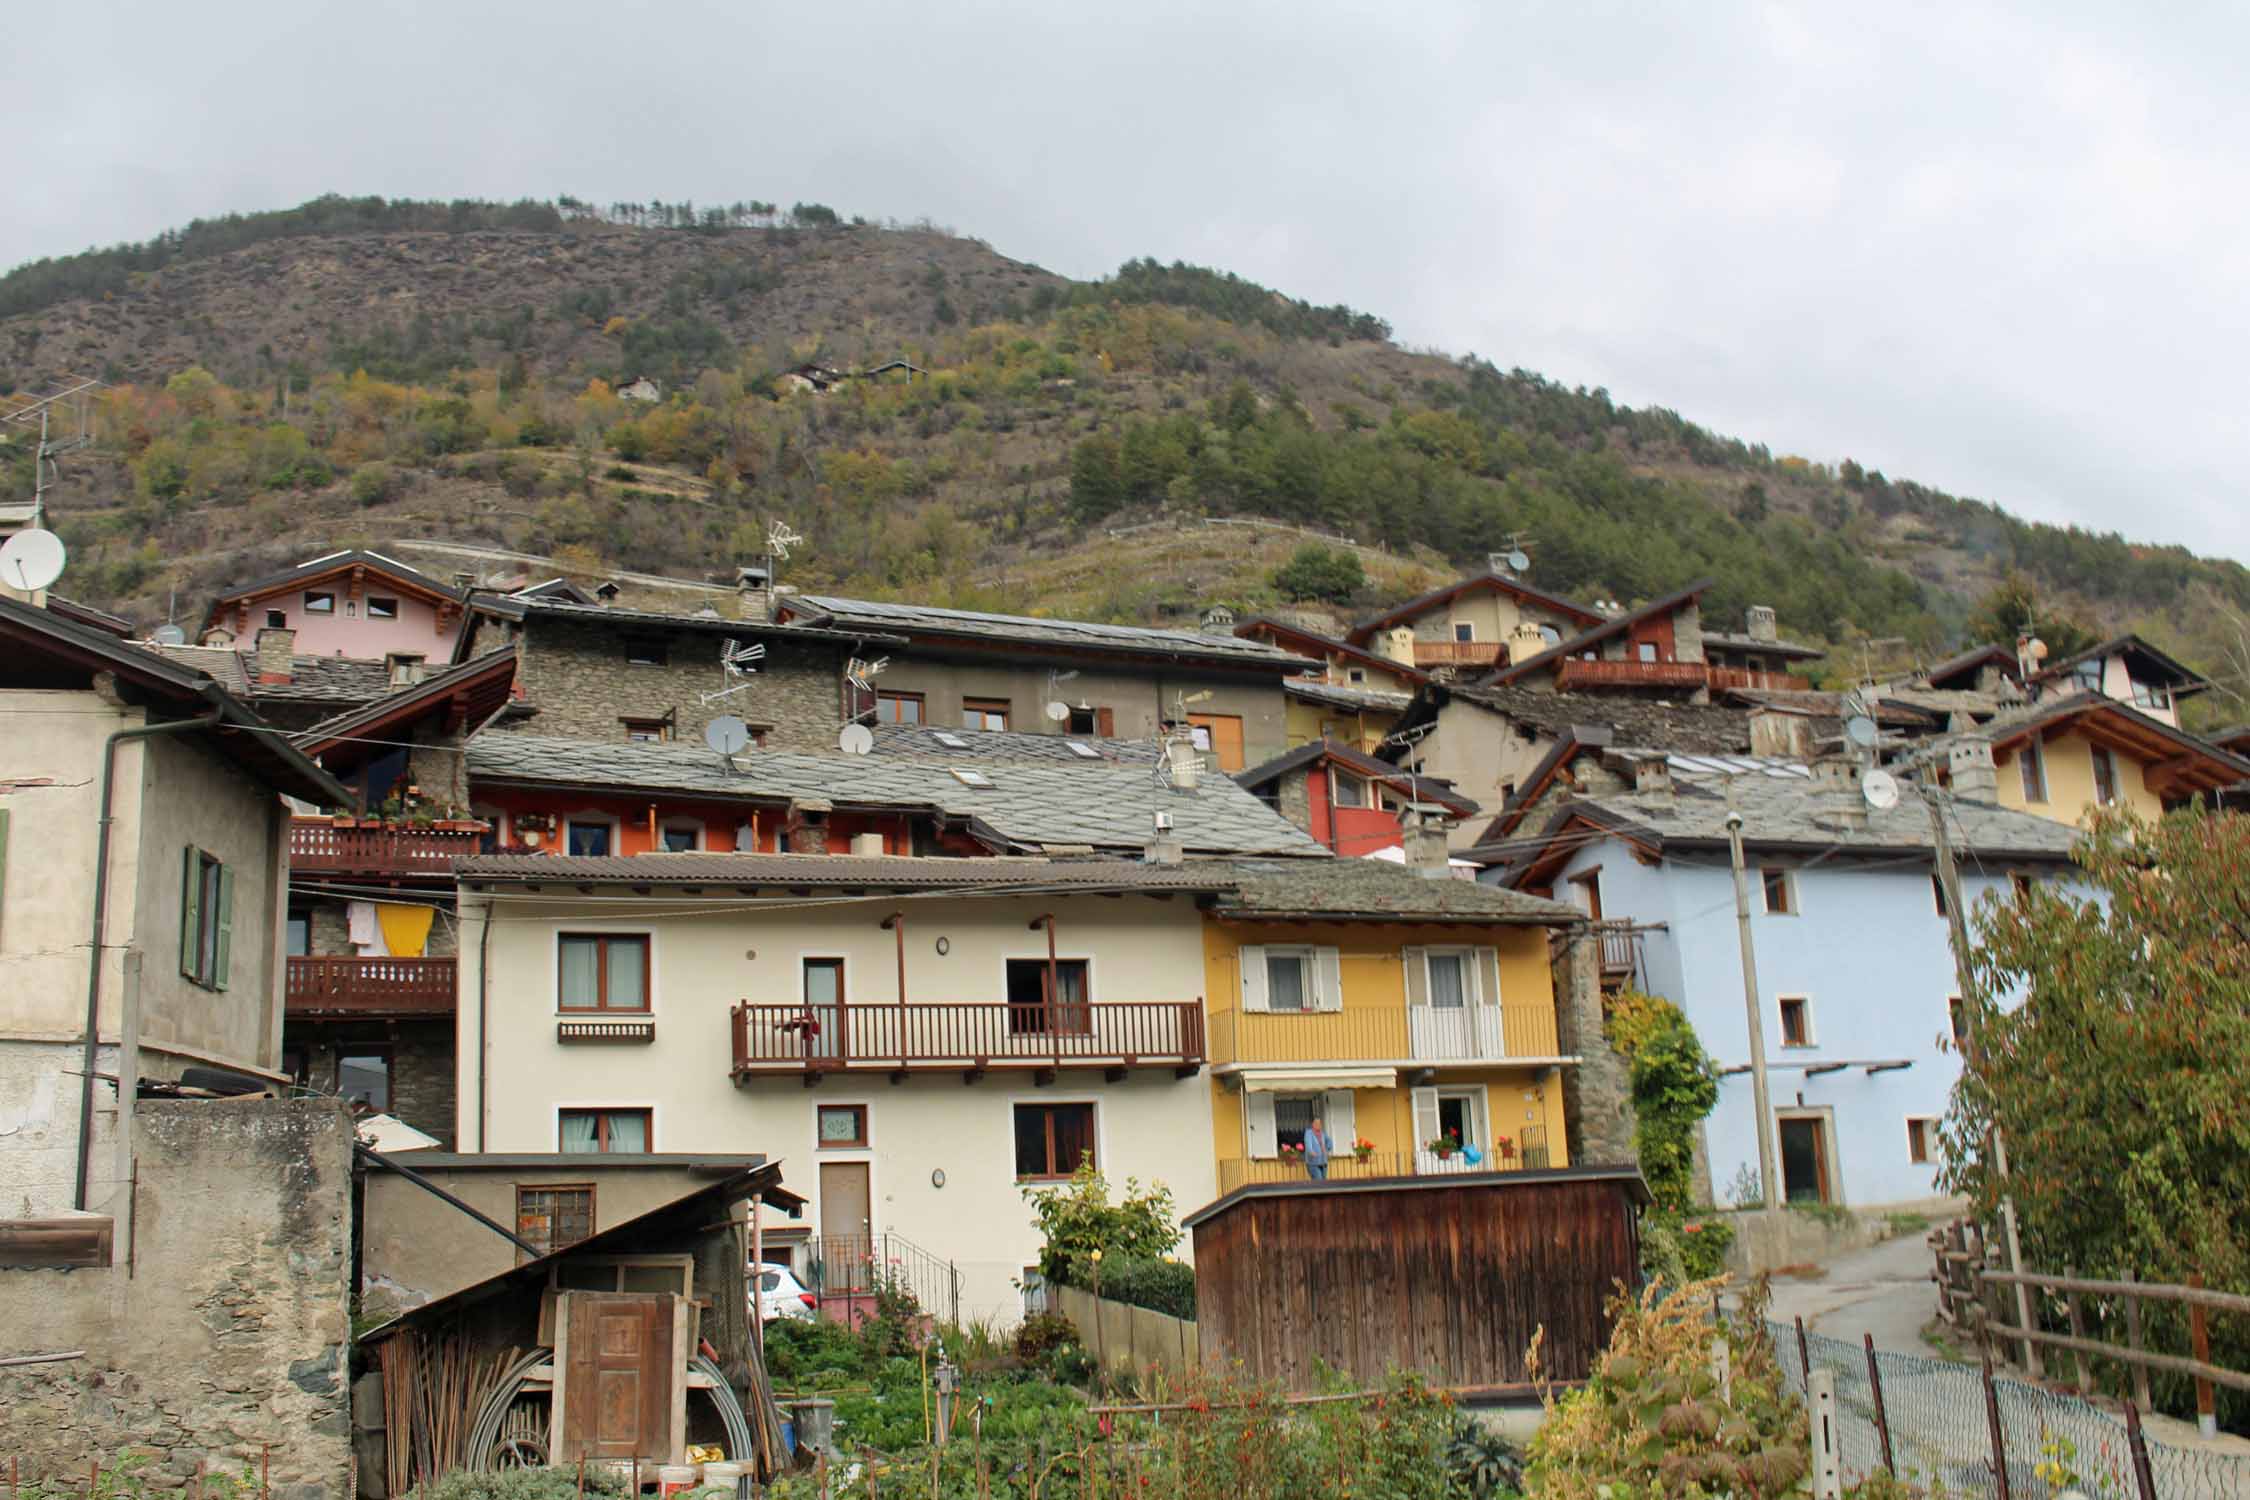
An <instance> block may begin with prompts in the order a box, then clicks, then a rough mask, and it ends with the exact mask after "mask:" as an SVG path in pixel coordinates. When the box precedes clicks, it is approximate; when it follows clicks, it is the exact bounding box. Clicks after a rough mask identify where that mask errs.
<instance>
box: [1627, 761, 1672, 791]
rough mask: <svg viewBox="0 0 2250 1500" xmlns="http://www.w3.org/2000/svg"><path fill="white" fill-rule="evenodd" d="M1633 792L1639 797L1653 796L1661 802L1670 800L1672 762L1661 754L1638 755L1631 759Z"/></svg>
mask: <svg viewBox="0 0 2250 1500" xmlns="http://www.w3.org/2000/svg"><path fill="white" fill-rule="evenodd" d="M1633 793H1634V795H1635V796H1640V797H1654V798H1656V799H1657V800H1659V801H1662V802H1669V801H1671V800H1672V763H1671V762H1670V761H1669V760H1666V759H1665V758H1664V757H1663V756H1661V755H1644V756H1638V757H1636V758H1635V759H1634V761H1633Z"/></svg>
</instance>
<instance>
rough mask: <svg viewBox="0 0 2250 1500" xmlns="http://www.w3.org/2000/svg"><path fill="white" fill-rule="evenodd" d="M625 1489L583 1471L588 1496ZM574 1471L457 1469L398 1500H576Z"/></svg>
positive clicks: (603, 1476)
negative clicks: (473, 1471)
mask: <svg viewBox="0 0 2250 1500" xmlns="http://www.w3.org/2000/svg"><path fill="white" fill-rule="evenodd" d="M623 1492H624V1486H622V1485H619V1484H617V1483H615V1482H613V1481H612V1480H611V1479H609V1478H608V1476H606V1475H604V1474H601V1473H599V1472H597V1471H595V1470H593V1469H588V1470H587V1471H586V1488H585V1490H584V1492H583V1493H585V1494H589V1495H616V1494H622V1493H623ZM580 1493H581V1491H580V1490H579V1487H578V1471H577V1470H576V1469H503V1470H501V1471H500V1472H498V1473H496V1474H480V1473H471V1472H470V1471H468V1470H466V1469H456V1470H454V1471H453V1472H452V1473H450V1474H448V1475H446V1476H445V1477H444V1478H442V1479H440V1480H439V1481H438V1482H437V1483H435V1484H428V1485H422V1486H419V1487H417V1488H415V1489H411V1490H408V1491H407V1492H406V1494H405V1495H404V1496H402V1497H401V1500H577V1496H578V1495H579V1494H580Z"/></svg>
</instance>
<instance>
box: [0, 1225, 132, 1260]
mask: <svg viewBox="0 0 2250 1500" xmlns="http://www.w3.org/2000/svg"><path fill="white" fill-rule="evenodd" d="M114 1229H115V1226H114V1224H113V1222H112V1221H111V1220H109V1219H107V1218H95V1217H92V1216H86V1217H81V1218H71V1219H0V1266H7V1267H11V1268H13V1269H16V1270H33V1269H40V1268H57V1269H60V1268H71V1267H81V1266H106V1265H108V1264H109V1262H110V1250H111V1243H112V1236H113V1233H114Z"/></svg>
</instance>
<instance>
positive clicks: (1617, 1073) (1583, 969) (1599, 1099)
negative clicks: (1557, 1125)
mask: <svg viewBox="0 0 2250 1500" xmlns="http://www.w3.org/2000/svg"><path fill="white" fill-rule="evenodd" d="M1554 973H1555V1031H1556V1038H1557V1040H1558V1042H1559V1043H1560V1044H1561V1047H1562V1050H1563V1053H1564V1054H1565V1055H1566V1056H1571V1057H1576V1058H1578V1059H1579V1060H1580V1061H1579V1063H1578V1065H1577V1066H1576V1067H1574V1068H1565V1069H1564V1070H1563V1128H1564V1130H1566V1131H1567V1132H1569V1135H1570V1159H1571V1161H1572V1163H1573V1164H1575V1165H1599V1166H1622V1165H1631V1164H1634V1163H1637V1162H1638V1161H1639V1160H1640V1156H1639V1154H1638V1153H1637V1152H1636V1151H1635V1150H1634V1149H1633V1130H1634V1127H1635V1125H1636V1124H1637V1123H1638V1122H1637V1121H1636V1119H1635V1117H1634V1114H1633V1080H1632V1075H1631V1072H1630V1071H1629V1070H1628V1069H1627V1067H1626V1065H1625V1059H1624V1058H1622V1057H1620V1056H1618V1055H1617V1053H1616V1051H1615V1050H1614V1049H1612V1048H1611V1047H1610V1045H1609V1038H1608V1037H1607V1036H1606V1035H1605V1034H1604V1033H1603V1031H1602V987H1601V940H1600V939H1599V938H1597V937H1596V936H1595V935H1594V934H1593V933H1592V932H1590V931H1588V930H1586V929H1584V928H1579V929H1576V930H1573V931H1570V932H1567V933H1565V934H1563V935H1562V937H1560V938H1559V939H1558V940H1557V942H1556V944H1555V950H1554Z"/></svg>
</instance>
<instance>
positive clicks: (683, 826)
mask: <svg viewBox="0 0 2250 1500" xmlns="http://www.w3.org/2000/svg"><path fill="white" fill-rule="evenodd" d="M702 843H703V825H702V824H701V823H667V824H665V825H664V828H663V833H662V843H661V844H660V845H659V846H658V847H660V848H662V849H663V851H664V852H665V853H666V854H693V853H694V852H695V851H696V850H697V849H698V848H700V847H701V846H702Z"/></svg>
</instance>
